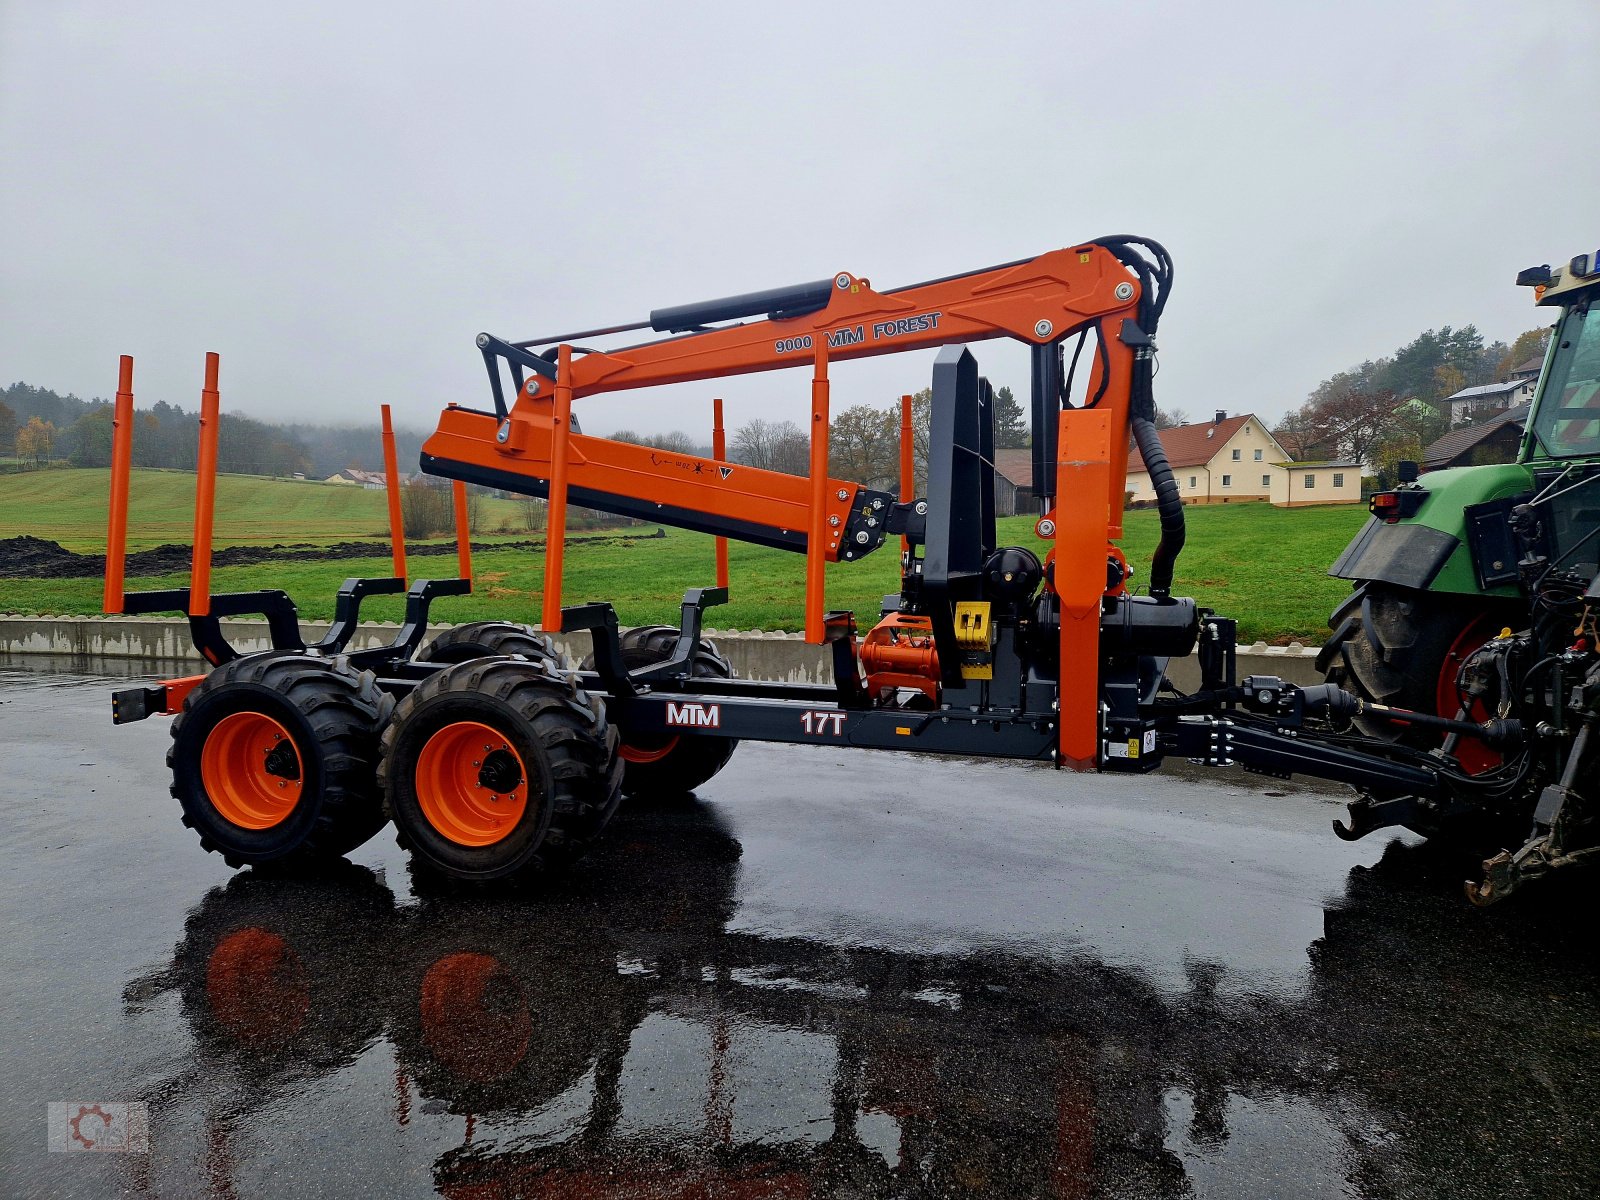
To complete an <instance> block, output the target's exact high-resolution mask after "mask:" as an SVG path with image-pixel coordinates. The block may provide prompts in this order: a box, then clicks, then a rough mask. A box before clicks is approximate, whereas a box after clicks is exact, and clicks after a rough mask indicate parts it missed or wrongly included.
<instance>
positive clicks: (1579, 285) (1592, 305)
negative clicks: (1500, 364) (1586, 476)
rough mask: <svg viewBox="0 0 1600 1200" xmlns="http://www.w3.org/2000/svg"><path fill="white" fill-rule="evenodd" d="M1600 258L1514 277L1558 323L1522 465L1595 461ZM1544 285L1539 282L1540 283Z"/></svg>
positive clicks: (1599, 425) (1599, 445) (1599, 441)
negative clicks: (1555, 312) (1556, 311)
mask: <svg viewBox="0 0 1600 1200" xmlns="http://www.w3.org/2000/svg"><path fill="white" fill-rule="evenodd" d="M1597 260H1600V254H1580V255H1578V257H1576V258H1574V259H1573V260H1572V261H1571V262H1570V263H1568V264H1567V266H1566V267H1565V268H1564V269H1563V268H1560V267H1558V268H1555V269H1554V270H1552V269H1550V268H1549V267H1531V268H1529V269H1528V270H1526V271H1524V272H1522V273H1521V274H1520V275H1519V276H1518V277H1517V281H1518V282H1519V283H1522V282H1524V280H1528V281H1530V282H1532V283H1533V286H1534V288H1535V297H1536V301H1535V302H1536V303H1538V304H1540V305H1552V306H1559V307H1560V308H1561V310H1562V311H1561V317H1560V320H1559V321H1558V322H1557V325H1556V331H1555V336H1554V337H1553V338H1551V340H1550V352H1549V356H1548V357H1547V358H1546V359H1545V365H1544V370H1543V371H1542V372H1541V373H1540V377H1539V390H1538V393H1537V395H1536V396H1535V397H1534V403H1533V414H1532V418H1531V419H1530V420H1529V422H1528V433H1527V438H1526V440H1525V441H1524V443H1523V449H1522V458H1523V461H1525V462H1526V461H1531V460H1535V459H1573V458H1588V457H1591V456H1596V455H1600V303H1597V302H1600V261H1597ZM1541 280H1542V281H1543V282H1540V281H1541Z"/></svg>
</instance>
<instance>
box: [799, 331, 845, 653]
mask: <svg viewBox="0 0 1600 1200" xmlns="http://www.w3.org/2000/svg"><path fill="white" fill-rule="evenodd" d="M809 515H810V526H809V529H808V532H807V534H806V641H808V642H810V643H811V644H812V645H816V646H820V645H821V644H822V640H823V628H822V605H823V598H824V594H825V592H826V590H827V588H826V579H825V578H824V574H823V573H824V571H825V569H826V567H827V552H828V546H827V538H828V528H829V527H828V339H827V338H818V339H817V344H816V370H815V372H814V373H813V375H812V377H811V512H810V514H809ZM842 528H843V527H842V526H841V527H840V529H841V534H840V536H842ZM836 544H837V543H836Z"/></svg>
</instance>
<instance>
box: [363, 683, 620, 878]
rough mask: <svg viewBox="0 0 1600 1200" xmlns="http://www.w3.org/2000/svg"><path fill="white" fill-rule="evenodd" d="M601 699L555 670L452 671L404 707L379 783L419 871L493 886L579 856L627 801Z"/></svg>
mask: <svg viewBox="0 0 1600 1200" xmlns="http://www.w3.org/2000/svg"><path fill="white" fill-rule="evenodd" d="M617 741H618V739H617V733H616V731H615V730H614V729H613V728H612V727H611V726H610V725H609V724H608V723H607V722H606V716H605V708H604V706H603V704H602V703H601V701H600V699H599V698H598V697H596V696H591V695H590V694H589V693H588V692H586V691H584V690H583V689H582V688H580V687H579V686H578V684H577V680H576V679H575V677H573V676H572V675H569V674H566V673H564V672H561V671H558V670H556V669H555V667H554V666H553V665H552V664H551V663H550V662H548V661H537V662H530V661H527V660H524V659H520V658H477V659H472V660H470V661H468V662H464V663H458V664H456V665H455V666H451V667H446V668H445V669H444V670H442V671H439V672H436V673H435V674H434V675H432V676H431V677H429V678H428V679H426V680H425V681H423V682H422V683H421V684H419V685H418V686H417V688H416V690H415V691H413V692H412V693H411V694H410V695H409V696H407V697H406V698H405V699H404V700H402V701H401V702H400V704H399V705H398V706H397V707H396V708H395V713H394V719H393V720H392V721H390V723H389V725H388V728H387V729H385V731H384V734H383V759H382V763H381V765H380V767H379V770H378V776H379V779H380V781H381V783H382V786H383V790H384V798H385V799H384V803H385V809H386V811H387V812H388V814H389V816H390V818H391V819H392V820H393V821H394V824H395V830H396V832H397V834H398V835H399V839H400V844H401V845H402V846H403V847H405V849H406V850H408V851H409V852H410V853H411V856H412V860H413V862H416V863H419V864H420V865H422V866H423V867H424V868H426V869H429V870H432V871H433V872H435V873H437V874H441V875H445V876H448V877H449V878H452V879H456V880H460V881H463V882H469V883H490V882H495V881H500V880H507V879H511V878H513V877H515V876H521V875H532V874H534V873H537V872H538V871H539V870H540V869H541V868H543V867H546V866H549V865H554V864H555V863H557V862H559V861H562V860H567V859H571V858H574V857H576V856H577V854H579V853H580V852H581V851H582V850H583V849H584V847H586V846H587V845H588V844H589V843H590V842H592V841H593V840H594V839H595V838H596V837H598V836H599V835H600V833H601V831H602V830H603V829H604V828H605V827H606V825H607V823H608V822H609V821H610V820H611V816H612V814H613V813H615V812H616V809H617V804H618V802H619V801H620V799H621V795H622V793H621V784H622V762H621V760H620V759H619V758H618V757H617Z"/></svg>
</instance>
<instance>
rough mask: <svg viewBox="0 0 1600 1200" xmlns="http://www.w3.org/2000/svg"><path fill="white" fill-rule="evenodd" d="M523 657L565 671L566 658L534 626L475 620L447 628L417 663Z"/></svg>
mask: <svg viewBox="0 0 1600 1200" xmlns="http://www.w3.org/2000/svg"><path fill="white" fill-rule="evenodd" d="M511 654H520V655H522V656H523V657H524V658H528V659H532V660H534V661H535V662H537V661H539V660H541V659H547V660H549V661H550V662H552V663H554V664H555V666H556V668H557V669H558V670H565V669H566V666H567V660H566V656H565V655H564V654H562V653H561V651H559V650H557V649H556V647H555V643H554V642H552V641H551V640H550V638H549V636H548V635H546V634H544V633H541V632H540V631H539V630H537V629H535V628H534V627H533V626H532V625H518V624H516V623H515V622H513V621H472V622H470V623H469V624H466V625H456V626H454V627H453V628H450V629H446V630H445V631H444V632H443V633H441V634H440V635H439V636H438V637H436V638H434V639H433V640H432V641H431V642H429V643H428V644H427V645H426V646H424V647H423V648H422V651H421V653H419V654H418V655H417V661H418V662H433V663H464V662H471V661H472V660H473V659H475V658H500V657H503V656H506V655H511Z"/></svg>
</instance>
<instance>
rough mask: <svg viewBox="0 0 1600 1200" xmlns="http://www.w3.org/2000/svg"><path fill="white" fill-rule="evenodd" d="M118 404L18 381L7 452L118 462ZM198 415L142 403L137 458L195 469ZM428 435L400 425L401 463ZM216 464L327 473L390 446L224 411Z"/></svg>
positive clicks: (3, 449)
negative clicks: (114, 452)
mask: <svg viewBox="0 0 1600 1200" xmlns="http://www.w3.org/2000/svg"><path fill="white" fill-rule="evenodd" d="M111 421H112V405H111V402H110V401H108V400H104V399H100V398H98V397H97V398H95V399H91V400H84V399H82V398H81V397H78V396H74V395H71V394H70V393H69V394H67V395H64V396H63V395H60V394H58V393H56V392H53V391H51V390H50V389H48V388H43V387H35V386H32V385H30V384H27V383H14V384H12V385H11V386H10V387H8V388H6V389H4V390H3V391H0V454H13V453H14V454H15V456H16V457H17V458H18V459H20V460H22V462H23V464H24V465H36V466H42V465H45V464H47V463H50V462H67V463H71V464H72V465H73V466H75V467H104V466H108V465H110V462H111V434H112V429H111ZM198 422H199V414H198V413H197V412H194V411H192V410H189V409H185V408H181V407H179V406H178V405H175V404H168V403H167V402H166V401H165V400H158V401H157V402H156V403H154V404H150V405H141V406H140V407H139V408H138V410H137V412H136V415H135V426H134V431H133V463H134V465H135V466H138V467H165V468H170V469H174V470H182V471H192V470H194V465H195V454H196V452H197V449H198V442H199V438H198ZM423 436H424V435H423V434H421V433H419V432H417V431H415V430H409V429H402V430H396V432H395V442H396V447H397V449H398V452H399V455H400V459H401V461H402V462H412V463H414V462H416V461H417V455H418V454H419V453H420V451H421V449H422V440H423ZM217 466H218V468H219V469H220V470H222V471H227V472H231V473H237V474H243V475H278V476H285V475H294V474H305V475H308V476H311V477H313V478H318V479H326V478H327V477H328V476H329V475H332V474H334V472H336V471H341V470H344V469H345V468H347V467H356V468H359V469H362V470H368V471H376V470H382V468H383V447H382V444H381V442H380V440H379V436H378V431H377V429H376V428H374V427H371V426H366V427H362V426H337V425H310V424H279V423H275V422H269V421H258V420H256V419H254V418H252V417H247V416H243V415H241V414H237V413H229V412H224V413H223V414H222V423H221V426H220V428H219V429H218V433H217Z"/></svg>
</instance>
